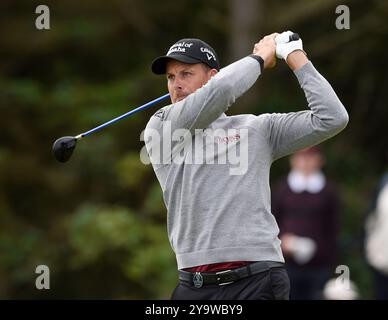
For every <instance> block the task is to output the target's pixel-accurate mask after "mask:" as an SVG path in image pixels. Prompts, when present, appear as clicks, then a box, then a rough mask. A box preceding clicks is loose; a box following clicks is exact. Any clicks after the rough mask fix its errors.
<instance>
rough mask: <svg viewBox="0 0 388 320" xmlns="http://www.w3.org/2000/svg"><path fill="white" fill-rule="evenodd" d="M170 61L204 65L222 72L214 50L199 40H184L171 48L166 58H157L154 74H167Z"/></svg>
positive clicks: (153, 64) (152, 67)
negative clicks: (167, 65)
mask: <svg viewBox="0 0 388 320" xmlns="http://www.w3.org/2000/svg"><path fill="white" fill-rule="evenodd" d="M168 59H174V60H178V61H180V62H183V63H189V64H194V63H204V64H206V65H208V66H209V67H210V68H212V69H217V70H220V65H219V62H218V57H217V54H216V52H215V51H214V49H213V48H212V47H211V46H209V45H208V44H207V43H206V42H204V41H202V40H199V39H182V40H179V41H178V42H176V43H175V44H174V45H172V46H171V47H170V49H169V50H168V52H167V54H166V55H165V56H161V57H158V58H156V59H155V60H154V61H153V62H152V66H151V69H152V72H153V73H155V74H165V73H166V64H167V61H168Z"/></svg>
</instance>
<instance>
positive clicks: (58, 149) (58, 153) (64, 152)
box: [53, 136, 77, 162]
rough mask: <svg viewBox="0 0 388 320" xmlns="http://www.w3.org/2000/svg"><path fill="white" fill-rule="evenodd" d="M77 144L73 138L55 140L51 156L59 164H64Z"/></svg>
mask: <svg viewBox="0 0 388 320" xmlns="http://www.w3.org/2000/svg"><path fill="white" fill-rule="evenodd" d="M76 143H77V139H76V138H75V137H70V136H68V137H62V138H59V139H58V140H56V141H55V142H54V144H53V155H54V157H55V159H57V160H58V161H59V162H66V161H67V160H69V159H70V157H71V155H72V154H73V150H74V148H75V145H76Z"/></svg>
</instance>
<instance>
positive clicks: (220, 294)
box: [171, 267, 290, 300]
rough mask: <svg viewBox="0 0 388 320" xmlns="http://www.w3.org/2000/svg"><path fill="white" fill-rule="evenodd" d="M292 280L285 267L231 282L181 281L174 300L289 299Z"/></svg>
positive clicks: (173, 295) (172, 297)
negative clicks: (200, 285)
mask: <svg viewBox="0 0 388 320" xmlns="http://www.w3.org/2000/svg"><path fill="white" fill-rule="evenodd" d="M289 296H290V281H289V278H288V274H287V271H286V269H285V268H284V267H279V268H272V269H270V270H268V271H264V272H261V273H258V274H255V275H253V276H250V277H247V278H244V279H240V280H237V281H235V282H233V283H230V284H225V285H222V286H219V285H206V286H203V287H201V288H196V287H194V285H193V284H189V283H188V282H185V281H180V282H179V284H178V285H177V287H176V288H175V290H174V292H173V293H172V296H171V299H172V300H288V299H289Z"/></svg>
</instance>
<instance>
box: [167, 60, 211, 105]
mask: <svg viewBox="0 0 388 320" xmlns="http://www.w3.org/2000/svg"><path fill="white" fill-rule="evenodd" d="M216 73H217V70H215V69H209V68H206V67H205V66H204V65H203V64H201V63H197V64H186V63H182V62H179V61H176V60H170V61H168V63H167V67H166V76H167V85H168V91H169V93H170V96H171V101H172V103H175V102H178V101H180V100H183V99H184V98H186V97H187V96H188V95H189V94H191V93H193V92H195V91H196V90H197V89H199V88H201V87H202V86H203V85H204V84H206V83H207V82H208V81H209V79H210V78H211V77H212V76H213V75H214V74H216Z"/></svg>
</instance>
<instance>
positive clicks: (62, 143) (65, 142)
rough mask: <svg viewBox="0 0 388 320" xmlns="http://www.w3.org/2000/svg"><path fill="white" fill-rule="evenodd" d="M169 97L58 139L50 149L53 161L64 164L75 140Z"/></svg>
mask: <svg viewBox="0 0 388 320" xmlns="http://www.w3.org/2000/svg"><path fill="white" fill-rule="evenodd" d="M169 97H170V94H169V93H167V94H165V95H163V96H161V97H159V98H156V99H155V100H152V101H150V102H148V103H146V104H144V105H142V106H140V107H138V108H136V109H133V110H131V111H129V112H127V113H125V114H123V115H121V116H119V117H117V118H114V119H112V120H110V121H108V122H106V123H103V124H101V125H99V126H98V127H96V128H93V129H91V130H89V131H86V132H84V133H81V134H79V135H77V136H75V137H73V136H66V137H62V138H59V139H57V140H56V141H55V142H54V144H53V148H52V152H53V155H54V157H55V159H57V160H58V161H59V162H66V161H68V160H69V159H70V157H71V155H72V154H73V151H74V149H75V147H76V144H77V140H81V139H82V138H84V137H86V136H88V135H90V134H92V133H93V132H96V131H98V130H101V129H102V128H105V127H107V126H109V125H111V124H113V123H115V122H117V121H120V120H122V119H124V118H126V117H129V116H131V115H133V114H135V113H137V112H139V111H141V110H144V109H146V108H148V107H150V106H152V105H154V104H156V103H158V102H160V101H162V100H165V99H167V98H169Z"/></svg>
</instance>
